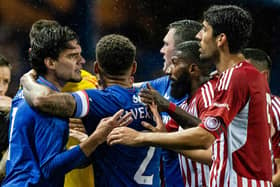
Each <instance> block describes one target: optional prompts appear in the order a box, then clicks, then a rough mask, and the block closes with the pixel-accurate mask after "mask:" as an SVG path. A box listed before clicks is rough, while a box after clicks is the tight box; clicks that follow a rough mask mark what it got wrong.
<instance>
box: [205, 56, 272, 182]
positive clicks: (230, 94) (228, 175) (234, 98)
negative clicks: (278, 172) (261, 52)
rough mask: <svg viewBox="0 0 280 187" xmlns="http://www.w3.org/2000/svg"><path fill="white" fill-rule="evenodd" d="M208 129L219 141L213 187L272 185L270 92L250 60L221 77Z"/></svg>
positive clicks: (207, 116)
mask: <svg viewBox="0 0 280 187" xmlns="http://www.w3.org/2000/svg"><path fill="white" fill-rule="evenodd" d="M214 96H215V97H214V99H213V102H212V105H211V106H210V108H209V110H207V112H206V113H205V114H204V117H203V120H202V121H203V123H202V124H200V127H202V128H204V129H205V130H207V131H208V132H210V133H211V134H212V135H214V136H215V138H216V140H215V142H214V143H213V145H212V152H213V163H212V167H211V171H210V181H209V182H210V185H209V186H234V187H239V186H244V187H245V186H272V184H271V178H272V163H271V150H270V148H271V145H270V144H271V142H270V124H269V118H268V116H269V112H270V111H269V108H270V107H269V106H268V104H269V103H268V102H267V101H268V100H269V98H270V91H269V88H268V85H267V81H266V80H265V78H264V76H263V75H262V74H260V72H258V70H257V69H256V68H255V67H253V65H251V64H249V63H247V62H246V61H243V62H240V63H238V64H236V65H235V66H233V67H232V68H229V69H227V70H226V71H225V72H223V73H222V74H221V76H220V77H219V80H218V82H217V85H216V89H215V91H214Z"/></svg>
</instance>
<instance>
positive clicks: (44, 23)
mask: <svg viewBox="0 0 280 187" xmlns="http://www.w3.org/2000/svg"><path fill="white" fill-rule="evenodd" d="M51 26H60V24H59V23H58V22H57V21H55V20H47V19H40V20H38V21H36V22H35V23H33V25H32V26H31V29H30V32H29V40H30V45H32V43H33V41H34V38H35V37H36V36H37V34H38V33H40V31H41V30H42V29H43V28H46V27H51Z"/></svg>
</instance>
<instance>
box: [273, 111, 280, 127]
mask: <svg viewBox="0 0 280 187" xmlns="http://www.w3.org/2000/svg"><path fill="white" fill-rule="evenodd" d="M272 111H273V114H274V117H275V119H276V126H277V130H278V131H279V130H280V126H279V125H280V123H279V118H278V115H277V112H276V109H275V108H274V107H273V106H272Z"/></svg>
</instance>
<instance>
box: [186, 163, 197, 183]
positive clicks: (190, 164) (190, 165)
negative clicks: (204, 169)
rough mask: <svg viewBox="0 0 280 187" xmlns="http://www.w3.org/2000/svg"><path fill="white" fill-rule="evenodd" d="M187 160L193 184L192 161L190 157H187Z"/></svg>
mask: <svg viewBox="0 0 280 187" xmlns="http://www.w3.org/2000/svg"><path fill="white" fill-rule="evenodd" d="M187 161H188V166H189V168H190V175H191V186H195V175H194V169H193V166H192V161H191V159H187Z"/></svg>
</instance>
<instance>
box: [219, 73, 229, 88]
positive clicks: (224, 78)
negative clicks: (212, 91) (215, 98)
mask: <svg viewBox="0 0 280 187" xmlns="http://www.w3.org/2000/svg"><path fill="white" fill-rule="evenodd" d="M227 77H228V70H227V71H225V74H224V76H223V83H222V85H221V89H220V90H223V89H224V87H225V83H226V81H227Z"/></svg>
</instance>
